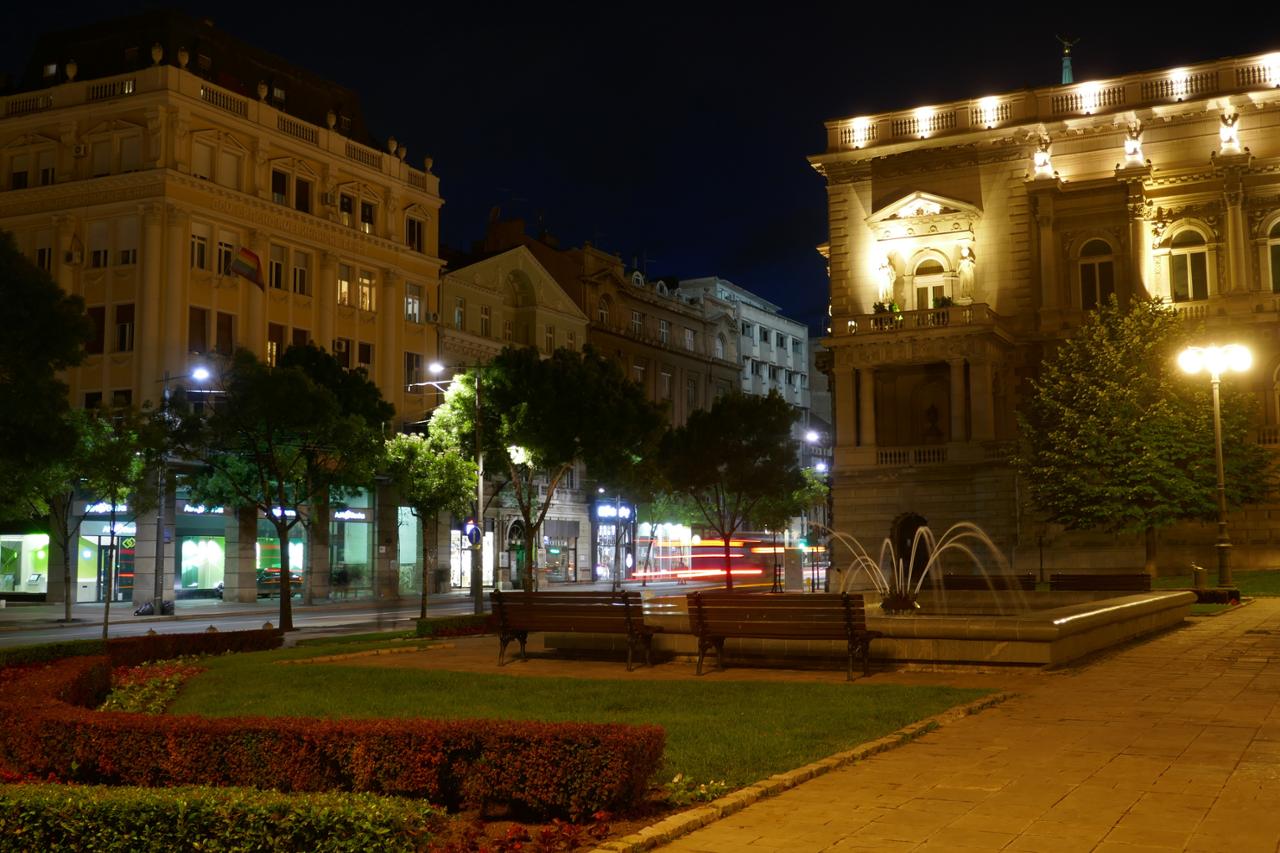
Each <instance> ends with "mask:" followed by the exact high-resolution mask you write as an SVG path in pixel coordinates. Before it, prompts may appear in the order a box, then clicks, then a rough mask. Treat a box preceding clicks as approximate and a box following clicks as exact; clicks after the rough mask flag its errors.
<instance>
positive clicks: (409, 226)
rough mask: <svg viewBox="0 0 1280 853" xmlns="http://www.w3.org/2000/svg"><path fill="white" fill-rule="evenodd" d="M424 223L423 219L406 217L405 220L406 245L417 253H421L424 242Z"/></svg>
mask: <svg viewBox="0 0 1280 853" xmlns="http://www.w3.org/2000/svg"><path fill="white" fill-rule="evenodd" d="M422 226H423V223H422V220H421V219H414V218H413V217H412V216H406V217H405V219H404V244H405V245H406V246H408V247H409V248H410V249H413V250H414V251H415V252H421V251H422V247H423V246H424V245H425V244H424V242H423V232H424V229H423V227H422Z"/></svg>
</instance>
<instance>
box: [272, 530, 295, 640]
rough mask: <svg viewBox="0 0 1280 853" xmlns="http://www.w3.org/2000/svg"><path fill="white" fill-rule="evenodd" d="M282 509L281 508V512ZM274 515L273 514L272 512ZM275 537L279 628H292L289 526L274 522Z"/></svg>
mask: <svg viewBox="0 0 1280 853" xmlns="http://www.w3.org/2000/svg"><path fill="white" fill-rule="evenodd" d="M283 512H284V510H283V509H282V510H281V513H282V514H283ZM272 517H273V518H274V517H275V514H274V513H273V514H272ZM275 528H276V539H277V540H278V541H279V543H280V630H281V631H292V630H293V585H292V583H291V582H290V578H289V526H288V525H287V524H281V523H279V522H276V524H275Z"/></svg>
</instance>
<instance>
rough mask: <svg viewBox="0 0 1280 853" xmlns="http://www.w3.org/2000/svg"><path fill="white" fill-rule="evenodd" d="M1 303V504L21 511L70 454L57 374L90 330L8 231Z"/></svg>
mask: <svg viewBox="0 0 1280 853" xmlns="http://www.w3.org/2000/svg"><path fill="white" fill-rule="evenodd" d="M0 301H2V302H3V304H4V306H5V333H4V334H3V335H0V506H8V507H22V506H25V505H27V504H29V502H30V496H31V495H32V494H37V493H40V492H43V491H44V490H45V488H46V487H47V486H48V482H47V481H48V480H49V479H52V480H54V481H56V480H58V479H59V474H60V473H61V469H62V467H63V460H64V459H65V457H67V456H68V455H69V454H71V453H73V452H75V449H76V444H77V442H78V441H79V434H78V432H77V428H76V427H77V424H76V422H75V420H74V419H71V418H68V417H67V414H68V412H69V411H70V406H69V404H68V402H67V386H66V384H65V383H63V382H62V381H61V380H60V379H59V378H58V372H59V371H61V370H65V369H66V368H68V367H71V366H73V365H76V364H79V363H80V360H81V359H82V358H83V356H84V344H85V342H86V341H88V340H89V338H90V336H91V334H92V328H91V326H90V323H89V320H88V318H87V317H86V316H85V313H84V301H83V300H82V299H81V298H80V297H78V296H68V295H67V294H66V293H64V292H63V291H62V290H61V289H60V288H59V287H58V285H57V284H55V283H54V281H53V279H51V278H50V277H49V275H48V273H46V272H44V271H43V270H41V269H40V268H38V267H36V266H35V265H34V264H32V263H31V262H30V261H28V260H27V259H26V257H24V256H23V254H22V253H21V252H20V251H18V247H17V245H16V244H15V243H14V240H13V235H11V234H9V233H8V232H0ZM68 618H69V617H68Z"/></svg>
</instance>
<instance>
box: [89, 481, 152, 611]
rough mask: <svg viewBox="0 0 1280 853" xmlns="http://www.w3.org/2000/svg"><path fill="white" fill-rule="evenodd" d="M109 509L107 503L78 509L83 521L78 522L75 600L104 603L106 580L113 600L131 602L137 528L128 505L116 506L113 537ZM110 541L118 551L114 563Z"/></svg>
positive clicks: (94, 502)
mask: <svg viewBox="0 0 1280 853" xmlns="http://www.w3.org/2000/svg"><path fill="white" fill-rule="evenodd" d="M112 510H113V507H112V506H111V504H110V503H108V502H106V501H93V502H86V503H85V504H84V505H82V507H81V508H80V513H81V514H82V516H83V518H84V520H83V521H82V522H80V535H79V537H78V539H77V543H76V544H77V547H76V557H75V564H76V568H75V578H76V601H105V600H106V597H107V581H108V578H110V580H111V600H112V601H131V600H132V599H133V575H134V571H133V563H134V557H135V555H136V550H137V533H138V526H137V524H136V523H134V521H133V519H132V518H131V517H130V512H131V510H130V508H129V505H128V504H123V503H120V504H116V505H115V507H114V510H115V517H116V521H115V528H114V534H115V535H114V537H113V535H112V527H111V514H112ZM113 539H114V543H115V551H116V552H117V557H116V559H115V560H112V540H113ZM113 564H114V565H113Z"/></svg>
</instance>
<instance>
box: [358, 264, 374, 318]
mask: <svg viewBox="0 0 1280 853" xmlns="http://www.w3.org/2000/svg"><path fill="white" fill-rule="evenodd" d="M373 297H374V294H373V273H371V272H369V271H368V270H360V310H361V311H376V310H377V304H376V303H375V302H374V298H373Z"/></svg>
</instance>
